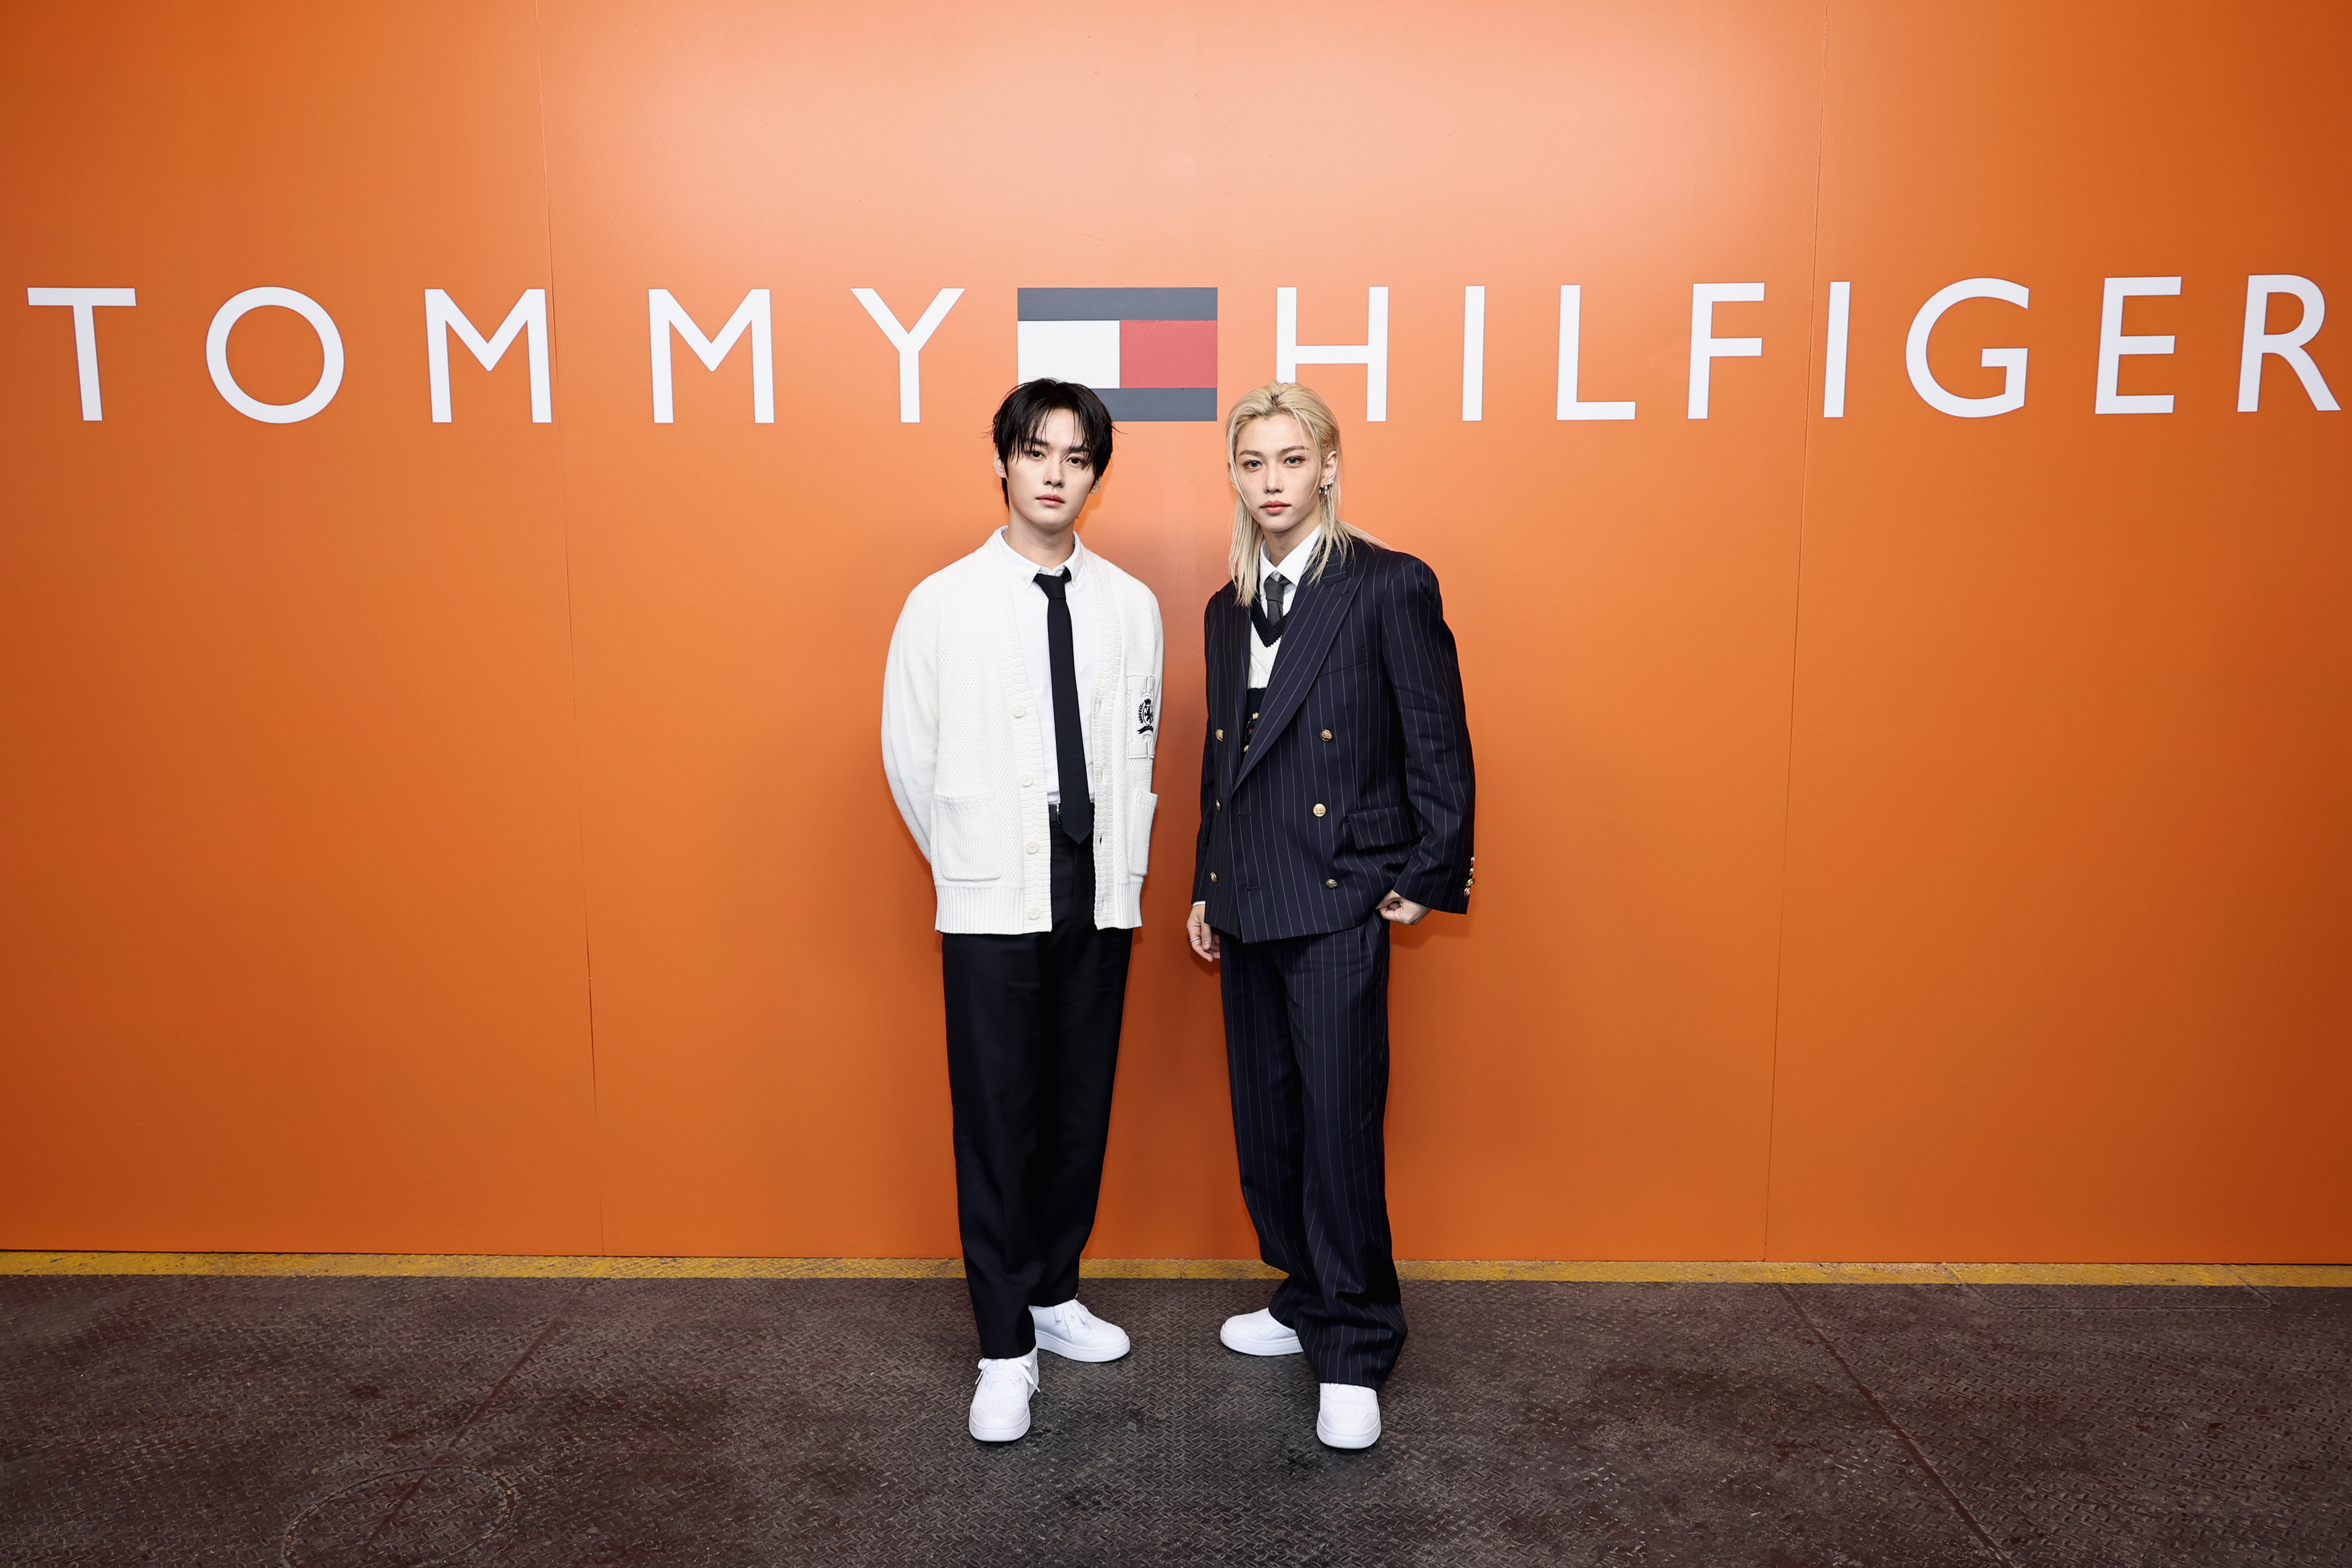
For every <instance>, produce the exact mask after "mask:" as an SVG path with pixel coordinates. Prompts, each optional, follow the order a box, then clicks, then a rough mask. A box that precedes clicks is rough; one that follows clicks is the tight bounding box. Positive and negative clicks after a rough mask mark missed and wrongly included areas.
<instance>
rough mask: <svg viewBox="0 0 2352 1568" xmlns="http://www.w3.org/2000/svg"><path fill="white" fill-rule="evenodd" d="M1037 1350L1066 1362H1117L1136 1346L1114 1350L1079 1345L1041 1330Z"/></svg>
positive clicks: (1120, 1347) (1123, 1346)
mask: <svg viewBox="0 0 2352 1568" xmlns="http://www.w3.org/2000/svg"><path fill="white" fill-rule="evenodd" d="M1037 1348H1038V1349H1039V1350H1042V1351H1048V1352H1051V1353H1052V1354H1055V1355H1058V1356H1060V1357H1061V1358H1062V1359H1063V1360H1064V1361H1117V1360H1118V1358H1119V1357H1121V1356H1123V1355H1125V1354H1127V1353H1128V1352H1129V1351H1130V1350H1133V1349H1134V1348H1135V1346H1134V1344H1133V1343H1125V1344H1121V1345H1120V1346H1119V1347H1118V1349H1116V1350H1112V1349H1109V1348H1107V1347H1105V1346H1102V1345H1086V1344H1079V1343H1076V1341H1075V1340H1066V1339H1064V1338H1063V1337H1062V1336H1061V1335H1059V1334H1053V1333H1046V1332H1045V1330H1043V1329H1039V1330H1038V1331H1037Z"/></svg>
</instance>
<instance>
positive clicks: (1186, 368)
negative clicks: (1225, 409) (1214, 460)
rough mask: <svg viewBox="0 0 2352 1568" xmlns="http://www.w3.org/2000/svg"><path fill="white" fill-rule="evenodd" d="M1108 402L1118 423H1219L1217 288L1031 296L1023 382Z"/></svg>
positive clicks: (1037, 291)
mask: <svg viewBox="0 0 2352 1568" xmlns="http://www.w3.org/2000/svg"><path fill="white" fill-rule="evenodd" d="M1039 376H1051V377H1053V378H1054V379H1055V380H1056V381H1064V382H1077V383H1078V384H1079V385H1080V386H1087V387H1092V388H1094V390H1095V391H1096V392H1099V393H1100V394H1102V400H1103V405H1104V406H1105V407H1106V408H1108V409H1109V410H1110V416H1111V417H1112V418H1113V419H1116V420H1123V421H1135V422H1141V421H1146V420H1193V419H1199V420H1208V421H1211V422H1214V421H1215V419H1216V417H1217V291H1216V290H1215V289H1213V288H1024V289H1023V290H1021V369H1020V379H1021V380H1022V381H1024V382H1028V381H1034V380H1036V379H1037V378H1038V377H1039Z"/></svg>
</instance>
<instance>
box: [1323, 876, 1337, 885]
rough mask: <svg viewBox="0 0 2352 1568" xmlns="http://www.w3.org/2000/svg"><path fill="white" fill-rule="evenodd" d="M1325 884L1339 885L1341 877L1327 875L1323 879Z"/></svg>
mask: <svg viewBox="0 0 2352 1568" xmlns="http://www.w3.org/2000/svg"><path fill="white" fill-rule="evenodd" d="M1323 885H1324V886H1326V887H1337V886H1339V878H1338V877H1336V876H1327V877H1325V878H1324V879H1323Z"/></svg>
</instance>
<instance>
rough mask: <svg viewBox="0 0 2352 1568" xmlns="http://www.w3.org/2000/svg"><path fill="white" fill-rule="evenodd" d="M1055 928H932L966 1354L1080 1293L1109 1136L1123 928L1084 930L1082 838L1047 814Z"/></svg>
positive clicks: (1008, 1344) (1089, 923)
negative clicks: (972, 1329)
mask: <svg viewBox="0 0 2352 1568" xmlns="http://www.w3.org/2000/svg"><path fill="white" fill-rule="evenodd" d="M1050 836H1051V838H1052V839H1053V854H1054V873H1053V875H1054V928H1053V929H1052V930H1051V931H1047V932H1039V933H1029V934H1024V935H1022V936H960V935H957V934H955V933H952V932H951V933H949V934H948V935H946V936H942V937H941V938H940V967H941V970H942V974H943V976H944V978H945V980H946V987H947V1005H948V1092H949V1094H950V1096H951V1097H952V1099H953V1101H954V1103H955V1156H956V1218H957V1220H958V1222H959V1224H960V1225H961V1228H962V1232H963V1274H964V1283H965V1285H966V1287H967V1288H968V1289H970V1291H971V1313H972V1317H973V1319H974V1320H975V1321H976V1322H978V1324H979V1326H980V1354H982V1355H984V1356H988V1357H991V1358H1002V1357H1005V1356H1014V1355H1026V1354H1029V1352H1030V1351H1031V1350H1033V1349H1034V1348H1035V1347H1036V1343H1037V1333H1036V1328H1035V1326H1034V1324H1033V1323H1032V1322H1030V1319H1029V1309H1030V1308H1031V1307H1033V1306H1037V1307H1050V1306H1055V1305H1056V1304H1058V1303H1060V1302H1063V1301H1068V1300H1070V1298H1072V1297H1073V1296H1076V1294H1077V1293H1078V1254H1079V1253H1080V1252H1081V1251H1083V1250H1084V1249H1085V1248H1086V1244H1087V1236H1088V1235H1089V1234H1091V1233H1092V1232H1093V1230H1094V1228H1095V1201H1096V1198H1097V1196H1098V1195H1099V1194H1100V1192H1101V1190H1102V1167H1103V1145H1104V1144H1105V1142H1106V1141H1107V1140H1108V1137H1109V1135H1110V1091H1111V1077H1112V1074H1113V1072H1114V1071H1116V1070H1117V1068H1118V1026H1119V1018H1120V1014H1121V1013H1122V1011H1123V1010H1124V1009H1125V1008H1126V1005H1127V966H1128V958H1129V955H1130V954H1131V953H1132V951H1133V949H1134V937H1135V934H1134V933H1133V932H1131V931H1126V930H1110V931H1097V930H1096V929H1095V916H1094V904H1095V866H1094V851H1093V847H1092V846H1091V845H1088V844H1078V843H1073V842H1071V841H1070V839H1069V836H1068V835H1067V834H1066V833H1064V832H1063V831H1061V828H1060V825H1059V823H1058V822H1056V823H1055V825H1054V827H1053V831H1052V832H1051V834H1050Z"/></svg>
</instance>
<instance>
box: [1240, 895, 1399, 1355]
mask: <svg viewBox="0 0 2352 1568" xmlns="http://www.w3.org/2000/svg"><path fill="white" fill-rule="evenodd" d="M1220 946H1221V948H1222V950H1223V951H1222V956H1223V962H1222V963H1220V964H1219V966H1218V967H1219V968H1220V969H1221V970H1223V986H1224V999H1225V1064H1226V1068H1227V1071H1229V1072H1230V1073H1231V1075H1232V1078H1233V1090H1234V1145H1235V1147H1236V1149H1237V1150H1238V1152H1239V1154H1240V1155H1241V1167H1242V1201H1243V1202H1244V1203H1245V1204H1247V1205H1248V1206H1249V1214H1250V1219H1251V1221H1252V1223H1254V1224H1255V1226H1256V1227H1257V1240H1258V1254H1259V1256H1260V1257H1262V1258H1264V1259H1265V1261H1266V1262H1267V1263H1269V1264H1271V1265H1272V1266H1273V1267H1275V1268H1276V1269H1279V1270H1282V1271H1283V1272H1284V1273H1286V1274H1287V1275H1289V1276H1290V1277H1289V1278H1288V1279H1287V1280H1285V1281H1283V1282H1282V1283H1281V1284H1280V1285H1279V1286H1277V1287H1276V1290H1275V1292H1274V1301H1272V1303H1271V1306H1272V1310H1273V1312H1274V1315H1275V1318H1276V1321H1278V1322H1282V1323H1284V1324H1286V1326H1288V1327H1289V1328H1291V1329H1293V1330H1295V1331H1297V1334H1298V1340H1299V1343H1300V1344H1301V1346H1303V1347H1304V1348H1305V1350H1306V1352H1307V1364H1308V1365H1310V1366H1312V1367H1313V1368H1314V1369H1315V1376H1316V1380H1317V1381H1318V1382H1320V1383H1352V1384H1356V1385H1360V1386H1362V1387H1366V1388H1378V1387H1379V1386H1381V1384H1383V1383H1385V1382H1387V1381H1388V1376H1389V1373H1390V1372H1391V1370H1392V1369H1393V1368H1394V1367H1395V1365H1396V1359H1397V1353H1398V1352H1399V1351H1401V1350H1402V1349H1403V1348H1404V1333H1405V1330H1404V1307H1403V1304H1402V1301H1401V1300H1400V1299H1399V1296H1398V1292H1397V1273H1396V1259H1395V1256H1394V1254H1393V1252H1392V1250H1391V1243H1390V1240H1389V1205H1388V1163H1387V1151H1386V1145H1385V1144H1384V1142H1383V1138H1382V1123H1383V1121H1384V1119H1385V1117H1386V1115H1387V1113H1388V1100H1389V926H1388V922H1387V921H1385V920H1382V919H1381V917H1380V916H1379V915H1377V914H1375V915H1372V916H1371V917H1370V919H1369V920H1367V921H1366V922H1365V923H1364V924H1363V925H1358V926H1355V927H1353V928H1352V929H1349V930H1346V931H1333V932H1328V933H1326V934H1324V935H1321V936H1289V937H1285V938H1283V939H1281V940H1279V941H1275V942H1243V941H1239V940H1236V939H1235V938H1234V937H1233V936H1230V935H1226V934H1223V933H1220Z"/></svg>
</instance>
